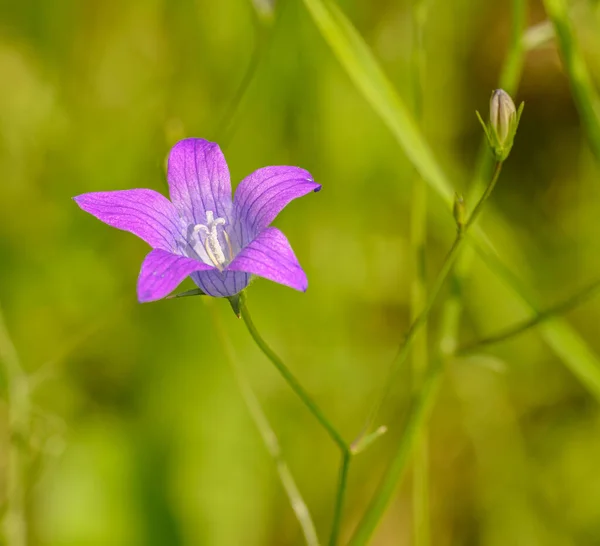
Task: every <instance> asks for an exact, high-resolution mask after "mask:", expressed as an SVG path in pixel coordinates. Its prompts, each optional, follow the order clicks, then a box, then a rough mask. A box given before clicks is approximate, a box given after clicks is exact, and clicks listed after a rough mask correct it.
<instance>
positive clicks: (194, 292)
mask: <svg viewBox="0 0 600 546" xmlns="http://www.w3.org/2000/svg"><path fill="white" fill-rule="evenodd" d="M207 295H208V294H206V293H205V292H202V290H200V288H192V289H191V290H186V291H185V292H179V293H178V294H171V295H170V296H167V297H166V298H165V299H166V300H172V299H174V298H187V297H189V296H207Z"/></svg>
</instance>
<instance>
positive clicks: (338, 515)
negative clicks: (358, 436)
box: [240, 292, 352, 546]
mask: <svg viewBox="0 0 600 546" xmlns="http://www.w3.org/2000/svg"><path fill="white" fill-rule="evenodd" d="M240 313H241V316H242V319H243V320H244V323H245V324H246V327H247V328H248V332H250V335H251V336H252V339H254V342H255V343H256V345H258V348H259V349H260V350H261V351H262V352H263V353H264V355H265V356H266V357H267V358H268V359H269V360H270V361H271V362H272V363H273V364H274V365H275V367H276V368H277V371H279V373H280V374H281V376H282V377H283V378H284V379H285V381H286V382H287V384H288V385H289V386H290V388H291V389H292V390H293V391H294V392H295V393H296V395H297V396H298V398H300V400H301V401H302V403H303V404H304V405H305V406H306V408H307V409H308V411H310V413H312V414H313V416H314V417H315V419H317V421H318V422H319V423H320V425H321V426H322V427H323V428H324V429H325V431H326V432H327V434H328V435H329V437H330V438H331V439H332V440H333V441H334V443H335V444H336V445H337V446H338V447H339V449H340V452H341V454H342V463H341V467H340V477H339V480H338V487H337V493H336V502H335V509H334V515H333V524H332V530H331V538H330V540H329V544H330V546H335V544H337V540H338V536H339V532H340V527H341V523H342V515H343V508H344V497H345V493H346V485H347V478H348V467H349V464H350V457H351V455H352V454H351V451H350V447H349V446H348V444H346V442H345V441H344V439H343V438H342V435H341V434H340V433H339V432H338V431H337V429H336V428H335V427H334V426H333V425H332V424H331V422H330V421H329V420H328V419H327V418H326V417H325V415H324V414H323V412H322V411H321V409H320V408H319V406H317V404H316V403H315V402H314V401H313V400H312V398H311V397H310V396H309V394H308V393H307V392H306V391H305V390H304V388H303V387H302V385H300V383H299V382H298V380H297V379H296V378H295V377H294V375H293V374H292V372H291V371H290V370H289V369H288V367H287V366H286V365H285V364H284V363H283V361H282V360H281V359H280V358H279V357H278V356H277V355H276V354H275V352H274V351H273V350H272V349H271V347H269V345H268V344H267V342H266V341H265V340H264V339H263V338H262V336H261V335H260V334H259V333H258V330H257V329H256V326H254V323H253V322H252V318H251V317H250V313H249V311H248V306H247V305H246V296H245V294H244V293H243V292H242V293H241V294H240Z"/></svg>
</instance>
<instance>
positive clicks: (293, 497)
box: [206, 300, 319, 546]
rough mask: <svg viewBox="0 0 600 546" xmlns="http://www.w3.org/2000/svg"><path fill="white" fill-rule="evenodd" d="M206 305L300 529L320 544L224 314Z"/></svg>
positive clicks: (312, 545) (311, 544)
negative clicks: (241, 362) (234, 344)
mask: <svg viewBox="0 0 600 546" xmlns="http://www.w3.org/2000/svg"><path fill="white" fill-rule="evenodd" d="M206 304H207V307H209V308H210V311H211V314H212V320H213V324H214V326H215V330H216V332H217V337H218V338H219V341H220V342H221V345H222V346H223V349H224V351H225V355H226V357H227V361H228V362H229V365H230V366H231V369H232V371H233V375H234V377H235V380H236V382H237V385H238V388H239V390H240V393H241V395H242V398H243V400H244V403H245V404H246V408H247V409H248V413H249V414H250V417H251V418H252V420H253V421H254V424H255V425H256V428H257V429H258V432H259V433H260V436H261V438H262V440H263V443H264V444H265V447H266V448H267V451H268V452H269V455H271V458H272V459H273V461H274V462H275V467H276V469H277V474H279V481H280V482H281V485H282V486H283V489H284V491H285V493H286V495H287V497H288V500H289V501H290V505H291V507H292V510H293V511H294V514H295V515H296V519H297V520H298V523H299V524H300V528H301V529H302V533H303V535H304V540H305V541H306V544H307V546H319V539H318V537H317V531H316V529H315V524H314V523H313V520H312V518H311V516H310V512H309V510H308V506H307V505H306V502H304V499H303V498H302V494H301V493H300V490H299V489H298V486H297V485H296V480H294V477H293V476H292V473H291V471H290V468H289V466H288V465H287V463H286V461H285V459H284V457H283V454H282V453H281V447H280V445H279V441H278V440H277V436H276V434H275V431H274V430H273V429H272V428H271V424H270V423H269V420H268V419H267V416H266V415H265V413H264V411H263V409H262V407H261V406H260V402H259V401H258V398H257V397H256V394H254V390H253V389H252V386H251V385H250V381H249V380H248V377H247V376H246V373H245V372H244V369H243V368H242V366H240V365H239V363H238V360H237V358H236V356H235V354H234V352H233V348H232V346H231V343H230V341H229V339H228V338H227V334H226V332H225V328H224V327H223V323H222V322H221V317H220V316H219V313H218V311H217V308H216V306H215V305H214V304H213V302H212V301H211V300H207V301H206Z"/></svg>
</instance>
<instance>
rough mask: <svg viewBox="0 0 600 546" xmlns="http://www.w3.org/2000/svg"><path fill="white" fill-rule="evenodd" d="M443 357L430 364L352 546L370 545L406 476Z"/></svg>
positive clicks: (430, 402) (435, 390)
mask: <svg viewBox="0 0 600 546" xmlns="http://www.w3.org/2000/svg"><path fill="white" fill-rule="evenodd" d="M441 371H442V360H441V359H438V360H437V361H436V362H434V363H433V365H432V366H430V368H429V370H428V372H427V374H426V376H425V379H424V381H423V384H422V386H421V390H420V392H419V395H418V397H417V398H416V400H415V401H414V403H413V404H412V407H411V410H410V413H409V415H408V420H407V422H406V425H405V427H404V431H403V433H402V438H401V440H400V444H399V446H398V449H397V451H396V453H395V455H394V459H393V460H392V464H391V465H390V467H389V468H388V469H387V471H386V473H385V475H384V477H383V480H382V483H381V486H380V487H379V489H378V490H377V493H376V494H375V497H374V498H373V500H372V501H371V504H370V505H369V507H368V509H367V512H366V513H365V516H364V517H363V519H362V520H361V522H360V523H359V526H358V528H357V530H356V532H355V533H354V536H353V537H352V540H351V541H350V543H349V546H359V545H362V544H366V543H367V541H368V540H369V538H370V537H371V534H372V533H373V531H374V530H375V527H376V525H377V523H378V522H379V519H380V518H381V516H382V515H383V513H384V511H385V509H386V507H387V505H388V503H389V500H390V499H391V497H392V495H393V494H394V492H395V490H396V486H397V484H398V482H399V480H400V478H401V477H402V475H403V473H404V470H405V469H406V465H407V463H408V460H409V458H410V455H411V453H412V451H413V448H414V447H415V445H416V444H417V442H418V441H419V439H420V437H421V434H420V433H421V431H422V428H423V426H424V424H425V422H426V420H427V416H428V415H429V410H430V408H431V406H432V402H433V400H434V398H435V393H436V392H437V389H438V385H439V382H440V378H441Z"/></svg>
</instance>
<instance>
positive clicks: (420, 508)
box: [410, 0, 430, 546]
mask: <svg viewBox="0 0 600 546" xmlns="http://www.w3.org/2000/svg"><path fill="white" fill-rule="evenodd" d="M428 8H429V6H428V0H413V5H412V10H411V13H412V33H413V41H412V55H411V57H412V59H411V72H412V75H411V80H412V85H413V95H414V96H413V102H414V113H415V118H416V119H417V120H418V123H419V124H421V125H422V123H423V108H424V105H423V98H424V97H423V95H424V93H423V80H424V75H425V60H426V57H425V46H424V43H423V40H424V36H423V35H424V31H425V24H426V20H427V14H428ZM410 218H411V221H410V246H411V256H412V261H413V264H414V265H413V279H412V285H411V313H410V315H411V316H410V320H411V322H413V321H415V320H416V319H417V318H418V316H419V313H420V312H421V310H422V309H424V308H425V306H426V305H427V267H426V254H427V252H426V250H427V249H426V246H427V185H426V183H425V181H424V180H423V178H422V177H420V176H417V177H416V178H415V180H414V181H413V187H412V194H411V206H410ZM427 352H428V351H427V329H426V328H423V330H422V331H421V332H420V333H419V334H418V335H417V336H416V337H415V341H414V344H413V352H412V370H413V392H414V393H415V395H416V394H417V393H418V392H419V390H420V388H421V384H422V382H423V377H424V375H425V372H426V371H427V360H428V356H427ZM412 501H413V502H412V518H413V544H414V545H415V546H428V545H429V544H430V537H429V533H430V523H429V520H430V518H429V447H428V440H427V428H426V427H424V430H423V431H422V432H421V441H420V444H419V446H418V448H417V453H416V454H415V457H414V462H413V480H412Z"/></svg>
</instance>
